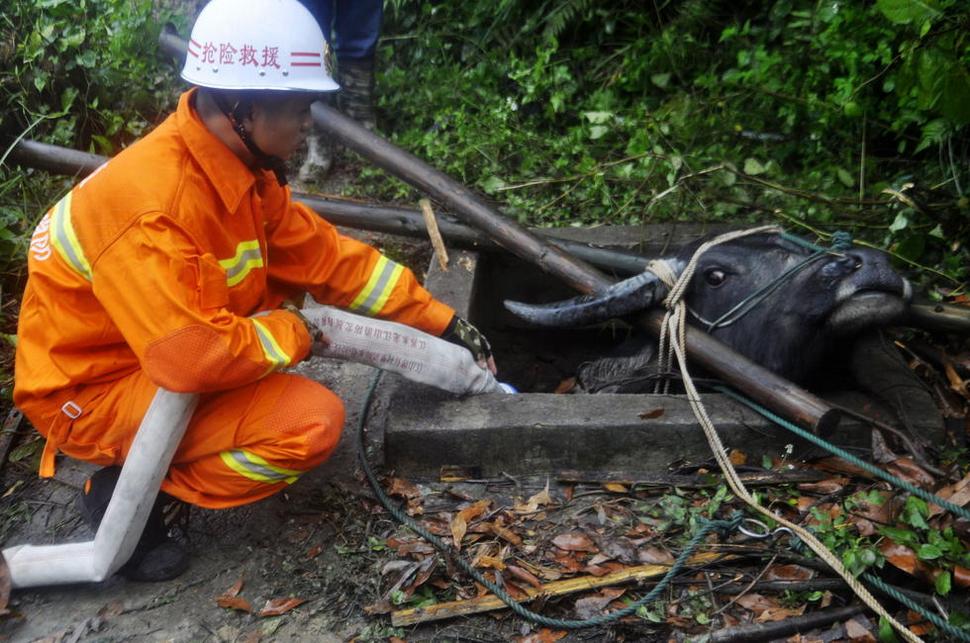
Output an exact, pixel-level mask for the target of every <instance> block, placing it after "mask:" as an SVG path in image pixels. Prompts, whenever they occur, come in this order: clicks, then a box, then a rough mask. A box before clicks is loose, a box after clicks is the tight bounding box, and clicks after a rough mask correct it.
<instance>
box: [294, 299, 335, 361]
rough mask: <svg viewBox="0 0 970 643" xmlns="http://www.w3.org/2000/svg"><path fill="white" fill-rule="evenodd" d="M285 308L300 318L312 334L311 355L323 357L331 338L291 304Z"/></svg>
mask: <svg viewBox="0 0 970 643" xmlns="http://www.w3.org/2000/svg"><path fill="white" fill-rule="evenodd" d="M283 308H285V309H286V310H288V311H290V312H291V313H293V314H294V315H296V316H297V317H299V318H300V321H301V322H303V325H304V326H306V330H307V332H308V333H309V334H310V354H311V355H316V356H317V357H323V356H324V354H325V353H326V350H327V348H328V347H329V346H330V338H329V337H327V336H326V335H324V334H323V331H322V330H320V329H319V328H317V327H316V326H314V325H313V324H311V323H310V320H309V319H307V318H306V317H304V316H303V313H301V312H300V309H299V308H297V307H296V306H294V305H293V304H291V303H290V302H284V303H283Z"/></svg>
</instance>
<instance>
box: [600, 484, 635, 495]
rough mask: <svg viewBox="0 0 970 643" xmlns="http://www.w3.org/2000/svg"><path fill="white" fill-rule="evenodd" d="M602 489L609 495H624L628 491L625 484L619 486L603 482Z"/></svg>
mask: <svg viewBox="0 0 970 643" xmlns="http://www.w3.org/2000/svg"><path fill="white" fill-rule="evenodd" d="M603 488H604V489H606V490H607V491H609V492H610V493H626V492H627V491H629V489H628V488H627V486H626V485H625V484H621V483H619V482H604V483H603Z"/></svg>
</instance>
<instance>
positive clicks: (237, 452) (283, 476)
mask: <svg viewBox="0 0 970 643" xmlns="http://www.w3.org/2000/svg"><path fill="white" fill-rule="evenodd" d="M219 457H220V458H222V461H223V462H224V463H225V465H226V466H227V467H229V468H230V469H232V470H233V471H235V472H236V473H238V474H239V475H241V476H245V477H247V478H249V479H250V480H255V481H257V482H266V483H269V484H274V483H276V482H281V481H282V482H286V484H293V483H294V482H296V481H297V480H298V479H299V478H300V476H301V475H303V471H297V470H295V469H284V468H283V467H277V466H274V465H272V464H270V463H269V462H267V461H266V460H264V459H263V458H261V457H259V456H258V455H256V454H255V453H252V452H251V451H243V450H242V449H232V450H229V451H223V452H221V453H220V454H219Z"/></svg>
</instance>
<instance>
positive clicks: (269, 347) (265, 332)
mask: <svg viewBox="0 0 970 643" xmlns="http://www.w3.org/2000/svg"><path fill="white" fill-rule="evenodd" d="M249 321H251V322H253V326H254V327H255V328H256V336H257V337H259V343H260V345H261V346H262V347H263V355H265V356H266V360H267V361H268V362H269V363H270V364H272V366H271V367H270V368H273V369H275V368H280V367H282V366H287V365H288V364H289V363H290V356H289V355H287V354H286V351H284V350H283V349H282V348H280V345H279V344H277V343H276V338H275V337H273V334H272V333H271V332H269V329H267V328H266V326H263V324H261V323H260V322H258V321H256V320H255V319H250V320H249Z"/></svg>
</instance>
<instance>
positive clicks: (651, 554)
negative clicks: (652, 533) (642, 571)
mask: <svg viewBox="0 0 970 643" xmlns="http://www.w3.org/2000/svg"><path fill="white" fill-rule="evenodd" d="M637 559H638V560H639V561H640V562H641V563H644V564H654V565H672V564H673V562H674V557H673V555H671V553H670V552H669V551H667V550H666V549H661V548H660V547H641V548H640V549H639V550H638V551H637Z"/></svg>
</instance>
